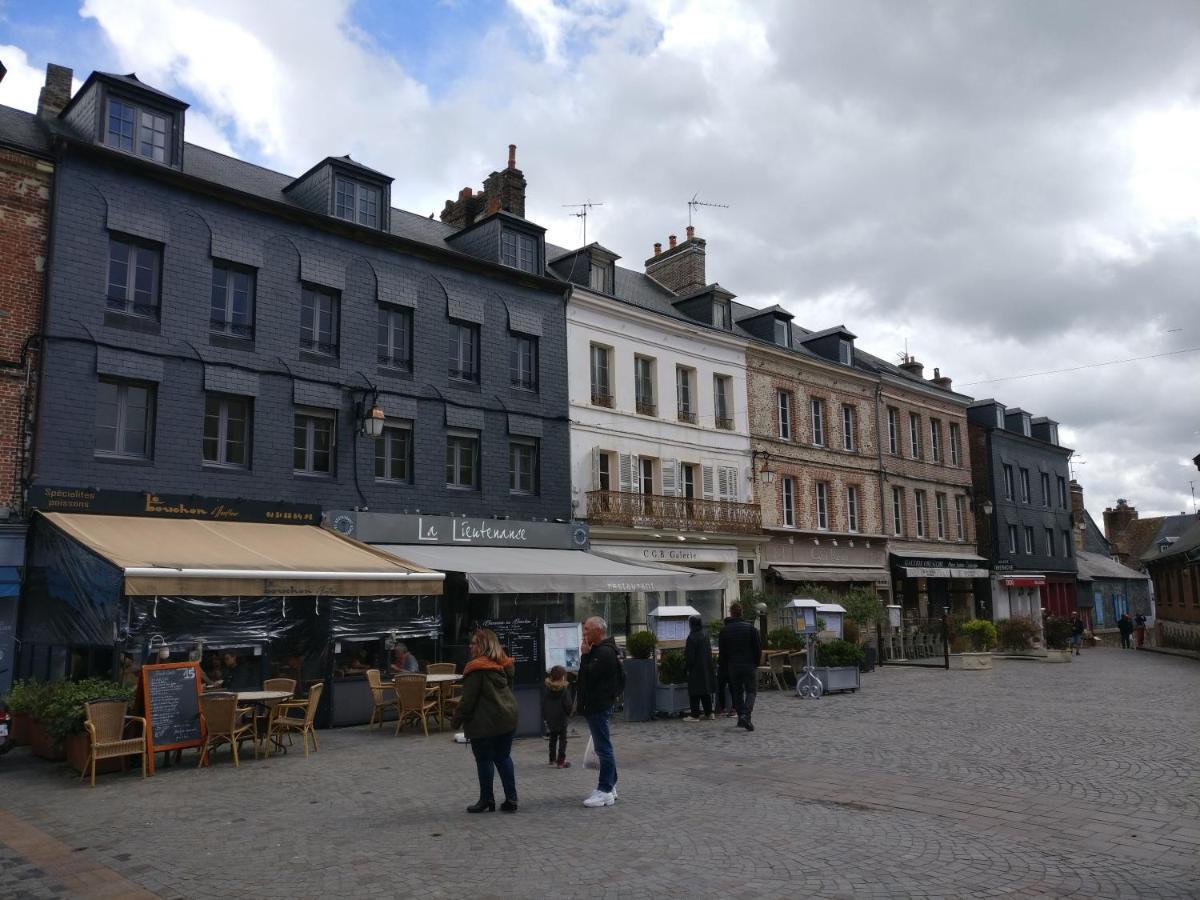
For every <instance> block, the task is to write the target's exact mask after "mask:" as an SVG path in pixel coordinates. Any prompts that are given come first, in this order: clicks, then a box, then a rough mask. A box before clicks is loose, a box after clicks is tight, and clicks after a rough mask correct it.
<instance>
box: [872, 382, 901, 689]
mask: <svg viewBox="0 0 1200 900" xmlns="http://www.w3.org/2000/svg"><path fill="white" fill-rule="evenodd" d="M882 404H883V378H882V376H881V377H880V380H879V382H878V383H877V384H876V385H875V459H876V462H877V463H878V465H879V473H878V474H879V527H880V531H882V532H883V533H884V534H885V535H886V534H887V498H886V497H884V490H885V488H884V471H883V435H882V434H881V433H880V431H879V416H880V409H881V407H882ZM890 543H891V542H890V541H888V540H886V539H885V540H884V544H883V553H884V562H885V565H884V571H886V572H887V586H888V599H889V600H891V601H892V603H895V602H896V592H895V588H894V587H893V586H892V560H891V549H890V547H889V544H890ZM889 627H891V626H889ZM875 645H876V655H877V656H878V657H879V665H880V666H883V665H885V664H886V663H885V661H884V658H883V625H882V622H878V623H876V627H875Z"/></svg>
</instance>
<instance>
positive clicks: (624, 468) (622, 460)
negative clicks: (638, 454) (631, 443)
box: [617, 453, 634, 491]
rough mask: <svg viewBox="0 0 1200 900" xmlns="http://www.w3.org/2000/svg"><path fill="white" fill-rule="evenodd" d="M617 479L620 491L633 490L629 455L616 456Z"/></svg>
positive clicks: (631, 459) (631, 462) (631, 466)
mask: <svg viewBox="0 0 1200 900" xmlns="http://www.w3.org/2000/svg"><path fill="white" fill-rule="evenodd" d="M617 469H618V470H619V472H618V473H617V477H618V479H619V481H620V488H621V490H622V491H632V490H634V483H633V456H632V455H631V454H629V453H619V454H617Z"/></svg>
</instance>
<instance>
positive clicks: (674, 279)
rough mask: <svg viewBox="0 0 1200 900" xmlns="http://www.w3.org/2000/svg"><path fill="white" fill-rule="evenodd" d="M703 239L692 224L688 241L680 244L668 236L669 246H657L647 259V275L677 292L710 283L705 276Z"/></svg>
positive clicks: (686, 291)
mask: <svg viewBox="0 0 1200 900" xmlns="http://www.w3.org/2000/svg"><path fill="white" fill-rule="evenodd" d="M704 247H705V242H704V238H698V237H696V231H695V229H694V228H693V227H692V226H691V225H689V226H688V230H687V240H686V241H684V242H683V243H682V244H680V243H677V241H676V237H675V235H673V234H672V235H670V236H669V237H668V238H667V249H666V250H663V249H662V245H661V244H655V245H654V255H653V256H652V257H650V258H649V259H648V260H646V263H645V265H646V274H647V275H649V276H650V277H651V278H653V279H655V280H656V281H658V282H659V283H660V284H662V285H663V286H664V287H666V288H667V289H668V290H669V291H671V292H672V293H675V294H689V293H691V292H692V291H695V290H698V289H700V288H702V287H704V286H705V285H706V284H708V282H707V281H705V278H704Z"/></svg>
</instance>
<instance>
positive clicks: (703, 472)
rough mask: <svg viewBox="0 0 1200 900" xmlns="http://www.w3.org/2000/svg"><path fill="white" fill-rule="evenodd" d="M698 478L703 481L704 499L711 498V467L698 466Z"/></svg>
mask: <svg viewBox="0 0 1200 900" xmlns="http://www.w3.org/2000/svg"><path fill="white" fill-rule="evenodd" d="M700 480H701V482H703V490H704V499H705V500H711V499H712V498H713V467H712V466H701V467H700Z"/></svg>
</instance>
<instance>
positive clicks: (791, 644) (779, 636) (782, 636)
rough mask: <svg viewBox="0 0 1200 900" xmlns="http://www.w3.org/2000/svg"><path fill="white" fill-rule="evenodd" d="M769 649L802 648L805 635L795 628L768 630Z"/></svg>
mask: <svg viewBox="0 0 1200 900" xmlns="http://www.w3.org/2000/svg"><path fill="white" fill-rule="evenodd" d="M767 649H768V650H802V649H804V636H803V635H801V634H799V633H797V631H796V629H794V628H772V629H771V630H770V631H768V632H767Z"/></svg>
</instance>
